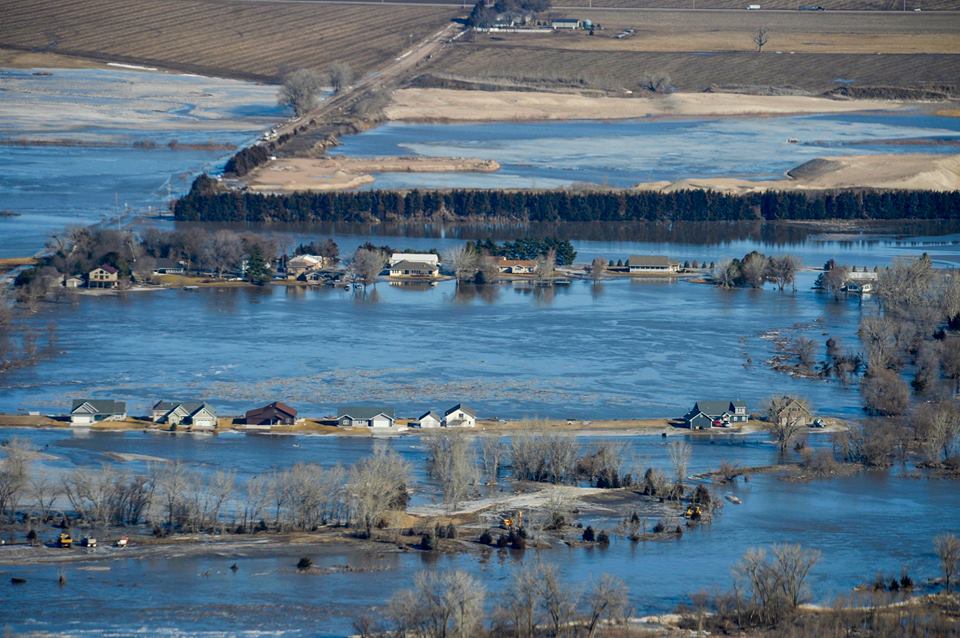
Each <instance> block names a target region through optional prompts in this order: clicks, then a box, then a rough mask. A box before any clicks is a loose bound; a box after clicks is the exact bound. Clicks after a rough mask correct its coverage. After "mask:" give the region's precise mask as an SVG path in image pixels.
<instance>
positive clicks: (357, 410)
mask: <svg viewBox="0 0 960 638" xmlns="http://www.w3.org/2000/svg"><path fill="white" fill-rule="evenodd" d="M378 414H383V415H386V416H388V417H390V418H391V419H392V418H394V417H393V408H386V407H383V406H382V405H381V406H377V405H347V406H343V407H341V408H340V409H338V410H337V415H338V418H341V417H345V416H349V417H351V418H354V419H358V420H360V421H365V420H367V419H372V418H373V417H375V416H377V415H378Z"/></svg>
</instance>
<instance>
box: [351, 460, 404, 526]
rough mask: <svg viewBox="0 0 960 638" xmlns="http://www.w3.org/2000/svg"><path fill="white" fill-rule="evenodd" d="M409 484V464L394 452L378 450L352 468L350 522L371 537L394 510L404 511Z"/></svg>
mask: <svg viewBox="0 0 960 638" xmlns="http://www.w3.org/2000/svg"><path fill="white" fill-rule="evenodd" d="M409 483H410V465H409V464H408V463H407V462H406V461H404V460H403V459H402V458H400V456H399V455H398V454H396V453H395V452H384V451H378V452H377V453H375V454H374V455H373V456H368V457H366V458H365V459H363V460H361V461H358V462H357V463H356V464H354V466H353V467H351V468H350V475H349V479H348V483H347V495H348V497H349V500H350V520H351V521H352V523H353V525H354V526H355V527H357V528H359V530H360V531H361V533H362V534H363V535H365V536H366V537H369V536H370V535H371V534H372V533H373V528H374V526H375V525H377V524H379V523H380V521H381V520H383V517H384V515H385V514H386V513H387V512H388V511H389V510H392V509H403V508H404V507H405V506H406V501H407V485H408V484H409Z"/></svg>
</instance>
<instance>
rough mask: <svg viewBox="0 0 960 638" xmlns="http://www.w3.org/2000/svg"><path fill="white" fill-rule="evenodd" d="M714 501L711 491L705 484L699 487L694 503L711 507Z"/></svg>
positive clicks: (695, 493) (694, 496) (694, 495)
mask: <svg viewBox="0 0 960 638" xmlns="http://www.w3.org/2000/svg"><path fill="white" fill-rule="evenodd" d="M712 500H713V498H712V497H711V496H710V490H709V489H707V486H706V485H704V484H703V483H701V484H700V485H697V491H696V492H694V493H693V502H694V503H699V504H701V505H704V506H706V507H710V503H711V501H712Z"/></svg>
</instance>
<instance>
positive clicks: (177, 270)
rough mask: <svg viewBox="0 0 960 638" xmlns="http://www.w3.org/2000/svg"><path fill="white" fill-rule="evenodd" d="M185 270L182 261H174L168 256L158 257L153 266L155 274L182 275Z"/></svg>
mask: <svg viewBox="0 0 960 638" xmlns="http://www.w3.org/2000/svg"><path fill="white" fill-rule="evenodd" d="M184 272H186V270H185V269H184V267H183V262H182V261H174V260H173V259H167V258H166V257H161V258H160V259H158V260H157V262H156V264H154V266H153V274H155V275H182V274H183V273H184Z"/></svg>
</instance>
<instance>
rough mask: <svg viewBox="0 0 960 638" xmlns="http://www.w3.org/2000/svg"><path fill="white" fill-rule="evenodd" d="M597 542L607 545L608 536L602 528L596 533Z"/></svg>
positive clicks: (608, 541) (608, 542)
mask: <svg viewBox="0 0 960 638" xmlns="http://www.w3.org/2000/svg"><path fill="white" fill-rule="evenodd" d="M597 542H598V543H600V544H601V545H609V544H610V536H608V535H607V533H606V532H605V531H604V530H600V533H599V534H597Z"/></svg>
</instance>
